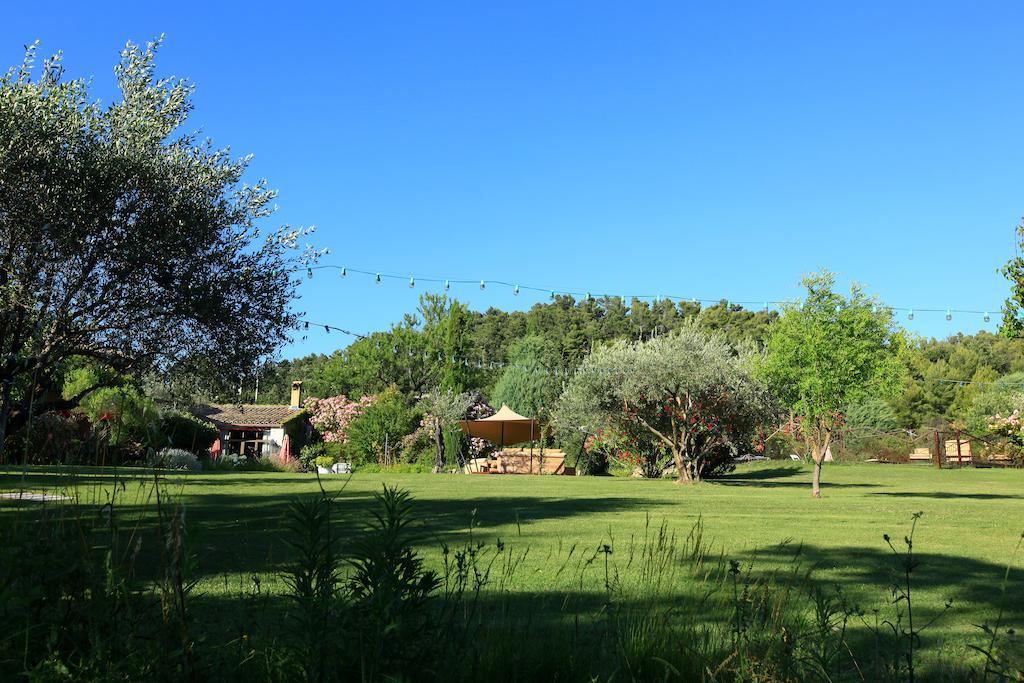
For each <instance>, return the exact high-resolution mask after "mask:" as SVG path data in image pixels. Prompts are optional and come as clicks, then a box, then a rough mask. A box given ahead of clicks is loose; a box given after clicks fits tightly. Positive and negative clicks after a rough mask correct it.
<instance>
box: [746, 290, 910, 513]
mask: <svg viewBox="0 0 1024 683" xmlns="http://www.w3.org/2000/svg"><path fill="white" fill-rule="evenodd" d="M803 285H804V287H805V288H806V289H807V295H806V297H805V298H804V300H803V301H802V302H800V303H799V304H792V305H786V306H784V307H783V311H782V315H781V317H780V318H779V320H778V321H777V322H776V323H775V324H774V325H773V326H772V329H771V333H770V334H769V337H768V343H767V346H766V351H767V353H766V356H765V360H764V363H763V364H762V366H761V372H762V375H763V377H764V378H765V379H766V380H767V381H768V383H769V385H770V386H771V387H772V389H773V391H774V392H775V394H776V395H777V396H778V397H779V398H780V399H781V401H782V403H783V404H784V405H785V406H786V407H788V408H789V409H790V410H791V411H792V412H793V413H794V414H795V415H797V416H799V418H800V419H799V430H798V435H799V437H800V438H801V440H802V441H803V442H804V444H805V445H806V446H807V448H808V450H809V451H810V454H811V459H812V460H813V462H814V476H813V482H812V494H813V495H814V497H816V498H820V497H821V466H822V463H824V461H825V454H826V453H827V452H828V450H829V446H830V445H831V444H832V441H833V439H834V438H835V437H836V435H837V434H839V432H840V430H841V429H842V426H843V417H844V415H843V413H844V411H845V410H846V409H847V407H848V406H850V405H852V404H855V403H857V402H860V401H862V400H864V399H865V398H867V397H879V398H884V397H886V396H888V395H891V394H892V392H894V391H896V389H897V388H898V386H899V381H900V377H901V365H900V363H899V354H900V351H901V349H902V348H903V347H904V339H903V333H902V332H901V331H900V330H899V328H898V327H897V326H896V323H895V322H894V320H893V314H892V310H891V309H889V308H886V307H885V306H883V305H881V304H880V303H879V302H878V301H877V300H876V299H874V298H872V297H869V296H868V295H867V294H865V293H864V290H863V289H862V288H861V287H860V286H859V285H856V284H855V285H853V286H852V287H851V288H850V296H849V297H844V296H842V295H841V294H837V293H836V292H834V291H833V287H834V286H835V276H834V275H833V274H832V273H829V272H827V271H824V272H821V273H816V274H813V275H810V276H808V277H806V278H804V280H803Z"/></svg>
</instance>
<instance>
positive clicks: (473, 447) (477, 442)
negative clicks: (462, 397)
mask: <svg viewBox="0 0 1024 683" xmlns="http://www.w3.org/2000/svg"><path fill="white" fill-rule="evenodd" d="M473 398H474V401H473V403H472V405H470V406H469V410H468V411H466V419H467V420H482V419H483V418H485V417H490V416H491V415H494V413H495V412H496V411H495V410H494V408H492V407H491V406H489V405H488V404H487V401H485V400H483V397H481V396H479V395H476V396H474V397H473ZM493 448H494V444H492V443H491V442H490V441H487V440H486V439H481V438H480V437H478V436H471V437H470V438H469V457H470V458H479V457H481V456H483V455H484V454H485V452H487V451H488V450H489V449H493Z"/></svg>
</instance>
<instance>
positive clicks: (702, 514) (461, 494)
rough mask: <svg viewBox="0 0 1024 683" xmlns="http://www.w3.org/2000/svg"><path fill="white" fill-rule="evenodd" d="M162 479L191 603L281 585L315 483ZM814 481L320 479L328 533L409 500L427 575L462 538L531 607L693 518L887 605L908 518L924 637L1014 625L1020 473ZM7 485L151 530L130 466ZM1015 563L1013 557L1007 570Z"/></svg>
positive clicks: (143, 482)
mask: <svg viewBox="0 0 1024 683" xmlns="http://www.w3.org/2000/svg"><path fill="white" fill-rule="evenodd" d="M164 478H165V481H166V482H167V491H168V492H169V493H171V494H172V495H173V496H175V497H176V498H177V499H179V500H181V501H183V502H184V503H185V504H186V506H187V511H188V512H187V514H188V519H189V522H190V524H191V527H192V528H193V529H195V530H197V532H198V536H197V537H196V538H197V543H196V545H195V546H194V548H195V549H196V552H197V555H198V571H199V573H200V575H201V582H200V584H199V586H198V588H197V592H198V593H200V594H206V595H210V596H216V595H218V594H221V593H225V592H227V591H231V590H236V589H237V587H238V586H239V585H241V584H243V583H245V582H246V581H248V580H250V579H251V576H253V575H257V576H260V577H261V581H262V582H263V584H264V585H265V586H273V585H275V583H277V582H279V581H280V579H279V576H280V574H279V572H280V571H281V570H282V568H283V567H284V566H285V564H286V563H287V562H288V561H289V559H290V558H289V556H288V553H287V546H286V545H285V543H284V542H283V541H284V539H283V537H282V531H281V523H282V519H283V517H284V515H285V514H286V510H287V506H288V504H289V501H290V500H292V499H293V498H294V497H296V496H313V495H317V493H318V491H319V489H318V483H317V480H316V478H315V477H314V476H312V475H304V474H281V473H237V474H233V473H227V474H167V475H164ZM824 481H825V484H824V495H825V497H824V498H823V499H821V500H815V499H812V498H811V496H810V471H809V469H808V468H806V467H802V466H800V465H798V464H790V463H784V464H780V463H764V464H757V465H748V466H743V467H741V468H740V469H738V470H737V471H736V472H734V473H733V474H731V475H729V476H727V477H724V478H722V479H720V480H717V481H714V482H707V483H702V484H699V485H696V486H692V487H681V486H678V485H676V484H675V483H673V482H670V481H646V480H636V479H627V478H612V477H603V478H602V477H551V476H545V477H535V476H452V475H441V476H438V475H417V474H409V475H397V474H395V475H389V474H363V475H360V474H356V475H354V476H352V477H351V478H348V477H338V476H335V477H330V478H327V479H323V480H322V482H323V485H324V487H325V488H326V490H327V491H328V492H329V493H331V494H335V493H336V494H338V496H337V505H336V509H337V510H338V519H339V521H340V523H341V525H340V528H342V529H355V528H358V527H359V525H360V524H361V523H362V522H363V521H364V520H365V519H366V518H367V516H368V515H369V510H370V509H371V506H372V504H373V492H374V491H378V490H380V489H381V486H382V484H390V485H396V486H399V487H401V488H403V489H406V490H408V491H409V492H411V493H412V494H413V496H414V497H415V500H416V509H417V510H418V523H419V527H418V529H419V531H420V532H421V534H420V536H419V541H418V545H419V548H420V549H421V551H422V553H423V554H424V556H425V557H426V558H427V560H428V562H430V563H435V564H439V563H440V561H441V548H442V545H443V544H448V545H450V546H458V545H460V544H463V543H466V542H467V541H469V539H470V534H472V537H473V539H476V540H483V541H485V542H488V543H490V542H492V541H495V540H497V539H501V540H503V541H505V543H506V545H507V546H509V547H511V548H516V549H520V550H526V549H528V553H527V556H526V559H525V560H524V562H523V564H522V566H521V567H520V569H519V570H518V574H517V583H516V590H521V591H522V592H524V593H526V594H530V595H538V594H545V593H558V592H559V591H564V590H567V585H568V584H567V582H566V581H565V576H564V572H561V570H562V569H563V568H564V565H565V564H566V561H567V558H570V557H577V558H582V557H584V556H585V555H586V553H591V554H593V552H594V550H595V549H596V548H598V547H599V546H600V545H601V544H605V543H608V544H610V545H611V547H612V549H613V557H617V556H621V555H623V553H622V549H623V548H625V547H626V546H627V545H628V544H629V542H630V539H631V537H637V536H641V535H642V534H643V533H644V529H645V527H646V526H647V525H649V524H653V525H659V524H661V523H662V522H665V523H667V524H668V525H669V527H670V528H672V529H673V530H675V531H676V532H678V533H680V534H681V535H683V536H685V535H686V533H687V532H688V531H689V530H690V529H691V528H692V527H693V525H694V524H695V523H697V522H698V520H700V521H701V522H702V524H703V532H704V535H705V537H706V539H708V540H710V542H711V543H712V545H713V547H714V549H715V551H716V552H721V553H722V554H723V555H724V557H725V558H726V559H736V560H739V561H740V562H741V563H742V566H743V567H744V568H748V567H750V566H753V567H754V570H755V571H762V572H763V571H768V570H769V569H771V568H773V567H777V566H788V565H789V564H790V563H791V562H792V561H793V560H792V558H793V557H794V554H795V553H796V552H797V550H798V549H799V555H798V557H799V560H798V561H799V562H801V563H802V564H803V565H804V566H807V567H811V566H814V567H815V574H816V576H817V577H818V578H819V579H822V580H824V581H826V582H828V583H832V582H835V583H838V584H840V585H842V586H843V588H844V589H845V591H846V592H847V593H848V594H849V595H851V596H852V597H853V598H854V599H855V600H856V601H857V602H858V603H859V604H860V606H861V607H862V608H864V609H865V610H868V611H870V610H871V609H872V608H873V607H876V606H880V605H882V604H883V603H884V602H885V601H886V600H887V599H889V595H888V593H887V590H886V589H887V586H888V585H889V582H890V580H891V578H892V576H893V574H892V569H893V567H894V565H895V562H894V557H893V553H892V551H891V550H890V549H889V548H888V546H887V545H886V544H885V542H884V541H883V534H886V533H888V534H890V535H891V536H892V537H893V539H894V543H896V545H897V548H900V549H902V546H903V542H902V539H903V537H904V535H905V534H906V533H907V532H908V531H909V529H910V522H911V517H912V515H913V514H914V513H915V512H919V511H920V512H923V513H924V515H923V517H922V518H921V519H920V521H919V522H918V526H917V532H916V536H915V544H914V550H915V554H917V555H918V557H919V559H920V566H919V568H918V569H917V570H916V571H915V573H914V587H915V588H914V589H915V595H914V599H915V610H919V614H920V615H921V617H922V618H926V617H927V616H930V615H933V614H937V613H938V612H941V611H942V609H943V605H944V603H945V601H946V600H947V599H948V600H952V603H953V606H952V608H951V609H950V610H949V611H948V613H947V614H946V615H945V616H944V617H943V618H942V619H941V620H940V621H939V622H938V623H937V624H936V625H935V626H934V627H932V630H931V631H930V636H929V640H930V641H931V642H932V643H933V644H935V643H938V645H939V646H940V647H941V648H942V649H943V650H944V651H947V652H948V651H954V652H966V643H967V642H971V641H972V639H976V638H977V636H978V632H977V629H976V628H975V626H974V625H975V624H981V623H983V622H986V621H989V622H990V621H991V620H992V619H994V618H995V615H996V613H997V612H998V610H999V608H1000V605H1003V606H1004V607H1006V608H1007V609H1008V612H1007V617H1008V620H1009V622H1011V623H1012V624H1013V625H1016V626H1018V627H1020V626H1021V624H1022V622H1024V580H1022V573H1024V572H1021V571H1020V570H1018V571H1016V572H1015V573H1012V574H1011V581H1010V584H1009V586H1010V588H1009V591H1008V593H1007V596H1006V600H1005V601H1004V599H1003V596H1002V594H1001V592H1000V583H1001V581H1002V578H1003V573H1004V571H1005V569H1006V566H1007V563H1008V562H1010V561H1011V559H1012V558H1014V551H1015V548H1016V547H1017V545H1018V543H1019V541H1020V539H1021V533H1022V531H1024V471H1019V470H996V469H973V468H964V469H952V470H941V471H938V470H936V469H934V468H932V467H929V466H906V465H904V466H888V465H841V464H836V465H832V466H827V467H826V470H825V474H824ZM69 486H70V487H72V488H71V489H69V488H68V487H69ZM19 489H24V490H29V491H36V492H43V491H48V492H60V491H64V490H69V491H71V492H72V493H75V494H76V495H78V496H80V497H81V500H82V501H83V502H87V503H95V502H103V501H105V500H107V498H108V497H109V496H110V495H111V493H112V492H113V491H115V489H116V490H117V491H118V494H117V495H118V496H119V498H120V506H121V508H122V509H125V510H128V511H130V512H131V513H132V514H136V515H138V516H139V518H140V519H141V520H142V524H143V525H144V526H145V525H148V524H152V516H153V514H152V508H153V500H152V476H151V475H149V476H147V475H146V473H145V472H144V471H142V470H130V469H122V470H119V471H116V472H115V471H109V470H108V471H96V470H85V471H81V472H78V473H74V472H64V473H61V472H44V471H41V470H35V469H28V470H13V469H7V470H3V471H2V473H0V491H15V490H19ZM57 504H59V503H57ZM39 505H55V503H28V502H20V503H15V502H13V501H0V512H3V513H6V514H10V513H11V511H12V510H13V508H15V507H20V508H26V507H33V506H39ZM4 508H7V509H6V510H5V509H4ZM471 526H472V531H471V530H470V529H471ZM343 533H344V532H343ZM1022 560H1024V555H1022V554H1017V556H1016V558H1015V563H1016V565H1017V566H1018V567H1019V566H1020V565H1021V564H1022ZM591 578H592V581H591V582H590V583H589V584H587V585H586V586H585V588H587V589H593V590H598V589H599V586H600V580H599V577H598V573H597V572H595V573H594V574H593V576H592V577H591ZM579 587H580V586H579V585H577V588H579ZM678 591H679V592H681V593H684V592H685V591H686V586H680V587H678ZM1004 603H1005V604H1004Z"/></svg>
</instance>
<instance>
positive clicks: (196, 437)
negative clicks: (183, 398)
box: [160, 411, 217, 453]
mask: <svg viewBox="0 0 1024 683" xmlns="http://www.w3.org/2000/svg"><path fill="white" fill-rule="evenodd" d="M160 432H161V433H162V434H163V436H164V438H165V439H166V440H167V445H168V446H169V447H171V448H180V449H182V450H186V451H191V452H192V453H202V452H204V451H206V450H208V449H209V448H210V446H211V445H213V442H214V441H216V440H217V428H216V427H214V426H213V425H212V424H210V423H209V422H206V421H205V420H200V419H199V418H198V417H196V416H195V415H191V414H189V413H184V412H180V411H178V412H173V413H168V414H166V415H164V416H163V418H161V420H160Z"/></svg>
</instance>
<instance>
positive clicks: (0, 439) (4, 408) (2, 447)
mask: <svg viewBox="0 0 1024 683" xmlns="http://www.w3.org/2000/svg"><path fill="white" fill-rule="evenodd" d="M2 385H3V389H2V390H0V465H2V464H4V461H5V456H6V454H7V423H8V420H9V418H10V410H11V380H9V379H8V380H4V381H2Z"/></svg>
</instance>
